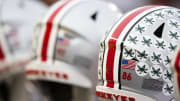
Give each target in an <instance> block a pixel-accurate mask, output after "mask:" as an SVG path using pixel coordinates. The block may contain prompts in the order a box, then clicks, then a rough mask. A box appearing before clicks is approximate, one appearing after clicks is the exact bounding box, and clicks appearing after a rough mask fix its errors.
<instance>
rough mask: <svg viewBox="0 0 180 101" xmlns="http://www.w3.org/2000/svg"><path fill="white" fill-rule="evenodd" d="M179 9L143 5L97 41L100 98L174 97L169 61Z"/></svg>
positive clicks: (178, 33) (179, 36)
mask: <svg viewBox="0 0 180 101" xmlns="http://www.w3.org/2000/svg"><path fill="white" fill-rule="evenodd" d="M179 17H180V10H179V9H176V8H172V7H167V6H146V7H141V8H138V9H135V10H133V11H131V12H129V13H127V14H126V15H124V16H123V17H122V18H121V19H120V20H119V21H118V22H116V24H115V25H114V26H113V27H112V28H111V29H110V30H109V31H107V34H106V36H105V38H104V39H103V40H102V42H101V44H100V48H101V49H100V54H99V66H98V79H99V83H98V86H97V87H96V95H97V96H99V100H100V101H112V100H113V101H175V96H174V95H175V94H174V90H175V89H174V86H173V83H172V82H173V80H172V71H171V69H170V61H171V58H172V54H173V53H174V51H175V48H176V47H177V44H178V43H179V41H180V18H179Z"/></svg>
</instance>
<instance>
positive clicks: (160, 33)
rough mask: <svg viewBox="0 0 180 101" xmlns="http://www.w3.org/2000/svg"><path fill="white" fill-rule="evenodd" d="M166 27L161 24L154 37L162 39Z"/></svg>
mask: <svg viewBox="0 0 180 101" xmlns="http://www.w3.org/2000/svg"><path fill="white" fill-rule="evenodd" d="M164 25H165V23H163V24H161V26H159V27H158V28H157V30H156V31H155V32H154V35H155V36H157V37H158V38H162V34H163V29H164Z"/></svg>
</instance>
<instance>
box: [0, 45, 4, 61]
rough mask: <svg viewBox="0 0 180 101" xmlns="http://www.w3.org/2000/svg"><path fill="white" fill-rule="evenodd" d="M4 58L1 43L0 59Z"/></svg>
mask: <svg viewBox="0 0 180 101" xmlns="http://www.w3.org/2000/svg"><path fill="white" fill-rule="evenodd" d="M4 59H5V55H4V52H3V50H2V48H1V45H0V60H4Z"/></svg>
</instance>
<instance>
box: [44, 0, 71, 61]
mask: <svg viewBox="0 0 180 101" xmlns="http://www.w3.org/2000/svg"><path fill="white" fill-rule="evenodd" d="M70 1H72V0H68V1H66V2H65V3H64V4H62V5H60V6H59V7H58V8H57V9H56V10H55V11H54V12H53V13H52V15H51V16H50V17H49V19H48V21H47V23H46V30H45V35H44V39H43V44H42V50H41V60H42V61H46V60H47V50H48V41H49V39H50V34H51V31H52V27H53V21H54V19H55V17H56V16H57V14H58V13H59V12H60V11H61V10H62V9H63V8H64V7H65V6H66V5H67V4H68V3H69V2H70Z"/></svg>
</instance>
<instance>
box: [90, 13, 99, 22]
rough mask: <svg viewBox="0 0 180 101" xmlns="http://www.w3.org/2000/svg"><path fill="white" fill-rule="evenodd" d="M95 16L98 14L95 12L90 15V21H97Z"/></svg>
mask: <svg viewBox="0 0 180 101" xmlns="http://www.w3.org/2000/svg"><path fill="white" fill-rule="evenodd" d="M97 15H98V12H97V11H96V12H95V13H93V14H92V15H91V19H92V20H93V21H96V20H97Z"/></svg>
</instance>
